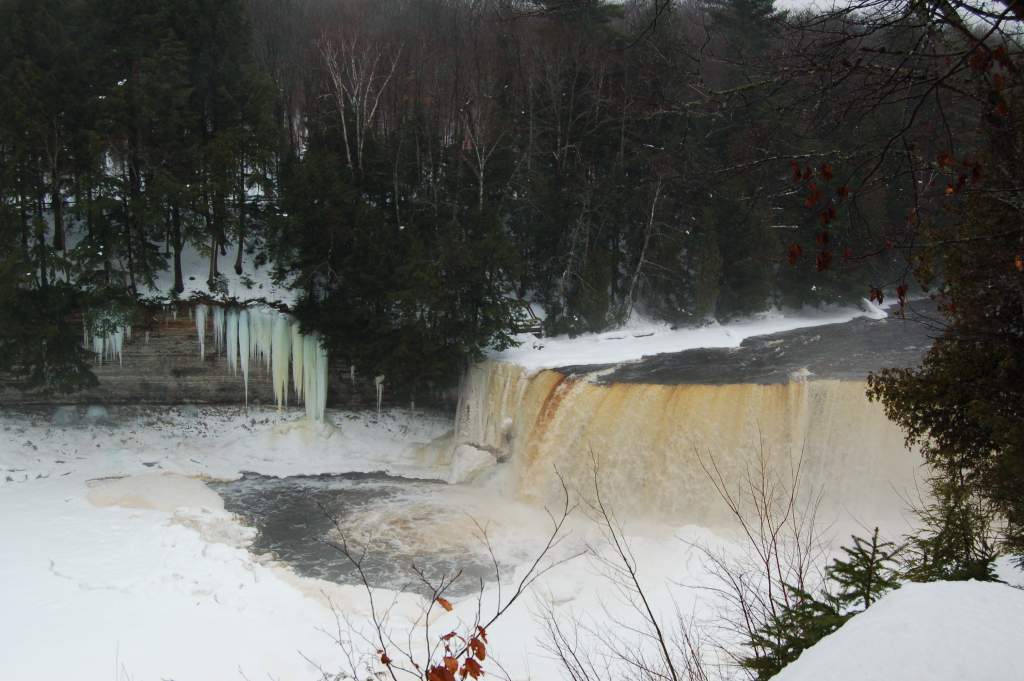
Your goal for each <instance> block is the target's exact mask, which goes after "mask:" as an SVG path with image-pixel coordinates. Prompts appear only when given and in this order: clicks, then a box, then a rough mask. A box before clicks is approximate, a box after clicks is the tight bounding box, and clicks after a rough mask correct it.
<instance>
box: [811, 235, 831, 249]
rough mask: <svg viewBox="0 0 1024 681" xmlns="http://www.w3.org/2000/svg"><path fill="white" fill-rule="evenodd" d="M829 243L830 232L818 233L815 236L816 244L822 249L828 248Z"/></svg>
mask: <svg viewBox="0 0 1024 681" xmlns="http://www.w3.org/2000/svg"><path fill="white" fill-rule="evenodd" d="M828 242H829V235H828V232H818V234H817V235H815V237H814V243H816V244H818V245H819V246H822V247H825V246H828Z"/></svg>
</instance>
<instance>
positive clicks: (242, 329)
mask: <svg viewBox="0 0 1024 681" xmlns="http://www.w3.org/2000/svg"><path fill="white" fill-rule="evenodd" d="M210 316H212V317H213V338H214V342H215V344H216V346H217V348H218V350H219V349H220V348H223V349H224V351H225V354H226V356H227V364H228V366H229V367H230V368H231V371H232V372H233V373H235V374H236V375H237V373H238V365H239V363H241V365H242V381H243V383H244V386H245V388H244V389H245V404H246V406H248V404H249V368H250V366H252V363H253V362H255V363H257V364H259V363H260V362H261V361H262V363H263V364H264V365H265V367H266V368H267V370H268V371H269V372H270V379H271V386H272V388H273V391H274V399H275V401H276V402H277V406H278V409H282V408H283V407H284V406H285V405H286V404H288V379H289V377H290V378H291V381H292V385H293V387H294V390H295V395H296V397H297V398H298V399H301V400H302V401H303V402H304V403H305V406H306V414H307V416H308V417H309V418H310V419H313V420H318V421H319V420H323V417H324V410H325V407H326V403H327V350H326V349H325V348H324V347H323V345H322V343H321V337H320V336H319V334H312V335H309V336H304V335H303V334H302V332H301V330H300V326H299V324H298V322H295V321H294V320H293V319H292V318H291V317H290V316H289V315H287V314H285V313H282V312H278V311H276V310H273V309H269V308H249V309H244V308H243V309H241V310H235V309H228V310H225V309H224V308H222V307H219V306H214V307H213V309H212V310H211V309H210V308H209V307H208V306H207V305H202V304H199V305H196V306H195V307H194V308H193V309H192V317H193V318H194V319H195V321H196V330H197V332H198V334H199V343H200V345H199V347H200V354H201V355H203V356H205V330H206V319H207V318H208V317H210ZM123 338H124V329H121V330H119V331H118V334H117V336H116V338H112V339H111V340H110V341H109V343H110V348H111V349H110V350H108V349H107V342H106V341H104V339H93V345H94V347H96V348H99V349H98V350H97V353H98V354H100V355H101V356H104V355H103V353H106V352H114V353H115V354H116V353H119V352H120V346H121V344H122V343H123ZM289 368H290V371H289Z"/></svg>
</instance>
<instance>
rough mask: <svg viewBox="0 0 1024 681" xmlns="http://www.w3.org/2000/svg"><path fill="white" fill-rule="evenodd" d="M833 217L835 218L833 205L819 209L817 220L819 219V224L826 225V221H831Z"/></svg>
mask: <svg viewBox="0 0 1024 681" xmlns="http://www.w3.org/2000/svg"><path fill="white" fill-rule="evenodd" d="M835 219H836V207H835V206H829V207H828V208H826V209H825V210H823V211H821V213H819V214H818V220H820V221H821V224H823V225H827V224H828V223H830V222H832V221H833V220H835Z"/></svg>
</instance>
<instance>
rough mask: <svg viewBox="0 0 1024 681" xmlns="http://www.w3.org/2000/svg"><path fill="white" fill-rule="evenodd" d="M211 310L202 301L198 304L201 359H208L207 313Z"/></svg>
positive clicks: (197, 317)
mask: <svg viewBox="0 0 1024 681" xmlns="http://www.w3.org/2000/svg"><path fill="white" fill-rule="evenodd" d="M209 311H210V308H209V307H207V306H206V305H203V304H202V303H200V304H199V305H196V308H195V314H194V315H193V317H195V320H196V333H197V334H198V336H199V359H202V360H205V359H206V315H207V313H208V312H209Z"/></svg>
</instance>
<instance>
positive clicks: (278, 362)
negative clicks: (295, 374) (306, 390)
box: [271, 314, 292, 410]
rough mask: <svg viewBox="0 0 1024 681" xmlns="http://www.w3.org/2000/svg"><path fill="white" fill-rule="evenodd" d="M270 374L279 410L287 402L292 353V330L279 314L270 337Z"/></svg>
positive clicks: (285, 318) (286, 320) (286, 319)
mask: <svg viewBox="0 0 1024 681" xmlns="http://www.w3.org/2000/svg"><path fill="white" fill-rule="evenodd" d="M272 343H273V347H272V353H273V354H272V357H271V376H272V378H273V382H274V398H275V399H276V400H277V408H278V410H280V409H281V408H282V407H283V406H284V405H285V404H287V403H288V361H289V360H290V359H291V355H292V330H291V325H290V324H289V323H288V318H287V317H285V316H284V315H283V314H279V315H277V316H276V318H275V319H274V334H273V339H272Z"/></svg>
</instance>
